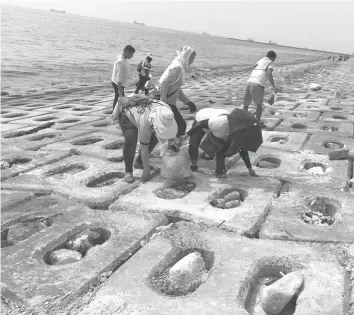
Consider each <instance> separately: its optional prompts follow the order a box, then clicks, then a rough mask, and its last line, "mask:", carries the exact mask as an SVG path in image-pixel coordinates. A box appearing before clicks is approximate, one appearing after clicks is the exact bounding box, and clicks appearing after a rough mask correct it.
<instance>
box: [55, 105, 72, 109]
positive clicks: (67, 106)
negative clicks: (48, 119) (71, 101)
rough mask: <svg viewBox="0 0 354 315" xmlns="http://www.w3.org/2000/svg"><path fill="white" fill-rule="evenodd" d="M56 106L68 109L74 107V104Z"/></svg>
mask: <svg viewBox="0 0 354 315" xmlns="http://www.w3.org/2000/svg"><path fill="white" fill-rule="evenodd" d="M56 108H58V109H66V108H72V106H69V105H61V106H57V107H56Z"/></svg>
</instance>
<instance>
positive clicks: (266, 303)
mask: <svg viewBox="0 0 354 315" xmlns="http://www.w3.org/2000/svg"><path fill="white" fill-rule="evenodd" d="M303 282H304V279H303V277H302V275H301V274H300V273H298V272H291V273H288V274H287V275H285V276H284V277H282V278H280V279H279V280H277V281H276V282H274V283H273V284H271V285H268V286H266V287H264V288H263V290H262V293H261V305H262V308H263V310H264V311H265V312H266V313H267V314H272V315H275V314H279V313H280V312H281V311H282V310H283V309H284V307H285V306H286V305H287V304H288V303H289V302H290V301H291V300H292V298H293V297H294V295H296V294H297V293H298V291H299V290H300V288H301V287H302V285H303Z"/></svg>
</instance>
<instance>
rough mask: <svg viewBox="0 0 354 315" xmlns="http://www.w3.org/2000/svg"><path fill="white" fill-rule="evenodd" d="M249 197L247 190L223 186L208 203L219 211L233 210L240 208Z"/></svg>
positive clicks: (211, 195) (209, 198)
mask: <svg viewBox="0 0 354 315" xmlns="http://www.w3.org/2000/svg"><path fill="white" fill-rule="evenodd" d="M247 197H248V192H247V191H246V190H243V189H240V188H236V187H233V186H223V187H219V188H217V189H215V190H214V191H213V192H212V193H211V194H210V196H209V197H208V201H209V204H210V205H211V206H213V207H215V208H218V209H233V208H237V207H239V206H240V205H241V204H242V202H244V201H245V199H246V198H247Z"/></svg>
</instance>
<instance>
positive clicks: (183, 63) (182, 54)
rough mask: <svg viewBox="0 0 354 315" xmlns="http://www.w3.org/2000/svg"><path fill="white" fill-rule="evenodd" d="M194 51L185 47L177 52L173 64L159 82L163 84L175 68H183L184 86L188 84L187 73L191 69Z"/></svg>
mask: <svg viewBox="0 0 354 315" xmlns="http://www.w3.org/2000/svg"><path fill="white" fill-rule="evenodd" d="M194 52H195V51H194V49H193V48H191V47H189V46H184V47H183V48H180V49H178V50H177V51H176V53H177V56H176V57H175V59H173V61H172V63H171V64H170V65H169V66H168V68H167V69H166V70H165V72H164V73H163V74H162V76H161V78H160V80H159V82H162V81H163V80H164V79H165V77H168V73H169V71H170V69H173V68H175V67H181V69H182V73H181V76H182V85H184V84H185V83H186V71H188V70H189V69H190V65H189V58H190V56H191V55H192V54H193V53H194Z"/></svg>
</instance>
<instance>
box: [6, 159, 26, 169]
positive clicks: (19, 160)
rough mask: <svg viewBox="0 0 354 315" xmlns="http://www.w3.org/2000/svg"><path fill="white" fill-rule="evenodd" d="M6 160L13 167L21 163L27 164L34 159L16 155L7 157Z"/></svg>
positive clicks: (9, 166)
mask: <svg viewBox="0 0 354 315" xmlns="http://www.w3.org/2000/svg"><path fill="white" fill-rule="evenodd" d="M4 161H5V162H7V163H8V168H11V167H13V166H15V165H20V164H27V163H29V162H31V161H32V159H30V158H25V157H14V158H10V159H5V160H4Z"/></svg>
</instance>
